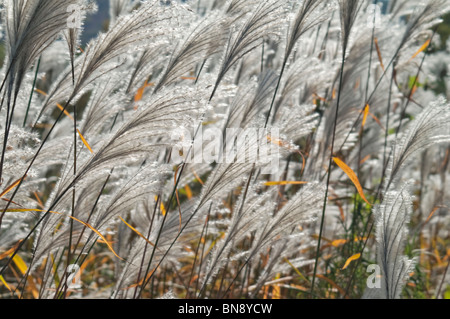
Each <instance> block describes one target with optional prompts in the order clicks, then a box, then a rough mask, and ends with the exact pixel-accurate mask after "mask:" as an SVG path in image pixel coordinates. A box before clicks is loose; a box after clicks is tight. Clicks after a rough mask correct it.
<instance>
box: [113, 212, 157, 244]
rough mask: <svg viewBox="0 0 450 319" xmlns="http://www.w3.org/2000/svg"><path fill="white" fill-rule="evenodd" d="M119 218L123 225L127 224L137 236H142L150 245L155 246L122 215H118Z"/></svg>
mask: <svg viewBox="0 0 450 319" xmlns="http://www.w3.org/2000/svg"><path fill="white" fill-rule="evenodd" d="M119 218H120V220H121V221H123V223H124V224H125V225H127V226H128V227H129V228H130V229H131V230H132V231H134V232H135V233H136V234H137V235H138V236H139V237H141V238H143V239H144V240H145V241H146V242H147V243H149V244H150V245H151V246H153V247H155V245H154V244H153V243H152V242H151V241H150V240H148V239H147V238H145V236H144V235H142V234H141V233H140V232H139V231H138V230H137V229H135V228H134V227H133V226H131V225H130V224H128V223H127V222H126V221H125V220H124V219H123V218H122V217H120V216H119Z"/></svg>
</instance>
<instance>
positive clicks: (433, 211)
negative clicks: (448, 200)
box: [425, 206, 439, 224]
mask: <svg viewBox="0 0 450 319" xmlns="http://www.w3.org/2000/svg"><path fill="white" fill-rule="evenodd" d="M438 209H439V207H438V206H436V207H435V208H433V210H432V211H431V213H430V215H428V218H427V220H426V221H425V224H426V223H428V222H429V221H430V219H431V217H433V215H434V213H435V212H436V211H437V210H438Z"/></svg>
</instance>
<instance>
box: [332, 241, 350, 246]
mask: <svg viewBox="0 0 450 319" xmlns="http://www.w3.org/2000/svg"><path fill="white" fill-rule="evenodd" d="M346 242H347V240H346V239H336V240H333V241H332V242H331V245H332V246H334V247H339V246H341V245H343V244H345V243H346Z"/></svg>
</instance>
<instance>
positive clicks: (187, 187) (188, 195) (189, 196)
mask: <svg viewBox="0 0 450 319" xmlns="http://www.w3.org/2000/svg"><path fill="white" fill-rule="evenodd" d="M184 189H185V190H186V196H187V198H188V199H191V198H192V190H191V188H190V187H189V185H186V186H185V187H184Z"/></svg>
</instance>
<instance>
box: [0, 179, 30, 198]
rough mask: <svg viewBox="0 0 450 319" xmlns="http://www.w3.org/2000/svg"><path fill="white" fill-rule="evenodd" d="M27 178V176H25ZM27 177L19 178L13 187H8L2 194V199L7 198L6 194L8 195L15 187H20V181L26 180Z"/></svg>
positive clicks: (0, 196)
mask: <svg viewBox="0 0 450 319" xmlns="http://www.w3.org/2000/svg"><path fill="white" fill-rule="evenodd" d="M25 177H26V175H25ZM25 177H22V178H19V179H18V180H17V181H15V182H14V183H12V184H11V185H9V186H8V187H6V189H5V190H4V191H3V192H2V193H1V194H0V198H2V197H3V196H5V195H6V194H8V193H9V192H10V191H11V190H12V189H13V188H14V187H16V186H17V185H19V183H20V181H21V180H22V179H24V178H25Z"/></svg>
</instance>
